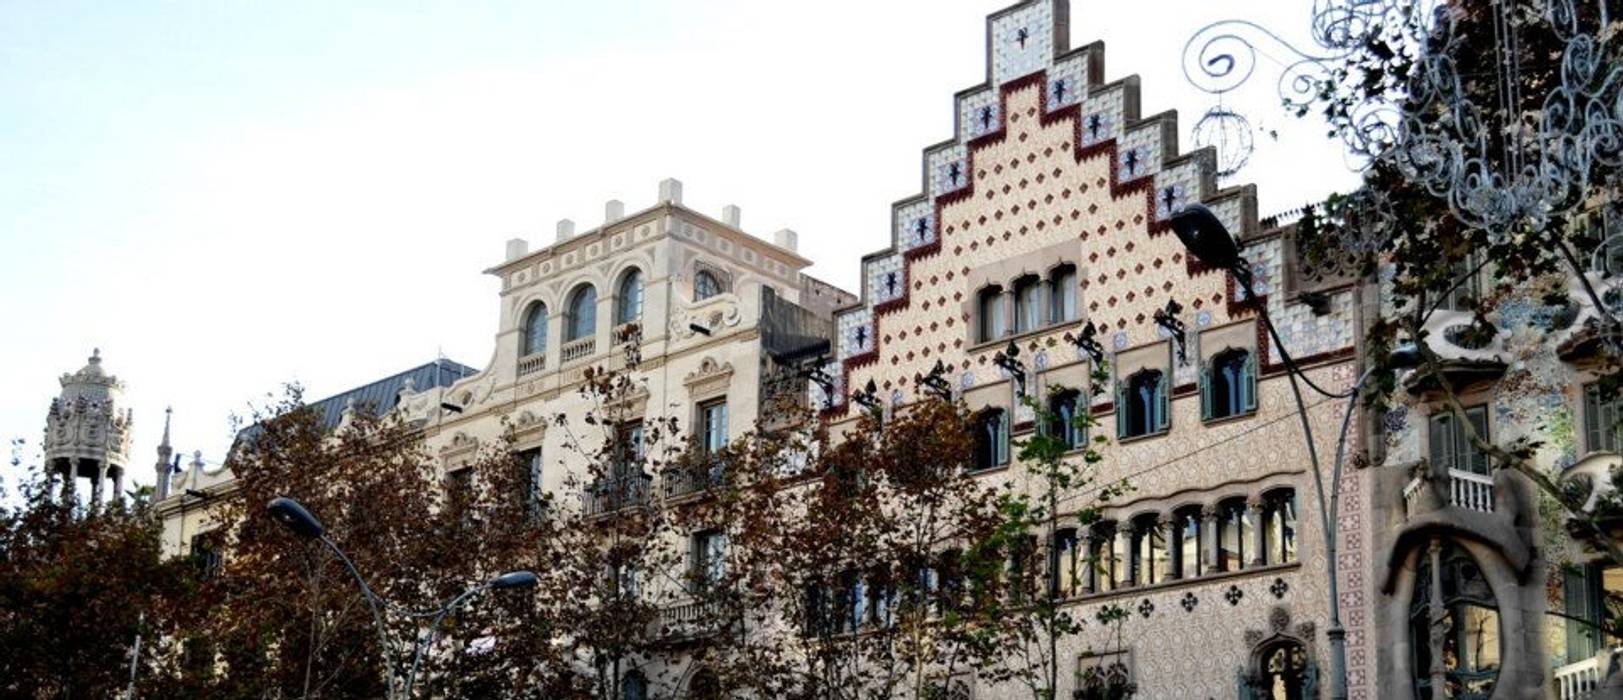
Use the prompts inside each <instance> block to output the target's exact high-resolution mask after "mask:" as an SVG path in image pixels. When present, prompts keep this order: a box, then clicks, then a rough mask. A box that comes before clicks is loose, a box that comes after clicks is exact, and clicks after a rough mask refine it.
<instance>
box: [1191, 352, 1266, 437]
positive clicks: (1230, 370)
mask: <svg viewBox="0 0 1623 700" xmlns="http://www.w3.org/2000/svg"><path fill="white" fill-rule="evenodd" d="M1255 410H1257V360H1256V356H1255V355H1252V354H1251V352H1250V351H1248V350H1240V349H1233V350H1225V351H1223V352H1220V353H1218V354H1217V355H1215V356H1213V357H1212V360H1211V363H1210V364H1208V365H1207V366H1205V367H1203V368H1202V371H1201V382H1200V414H1201V418H1202V419H1203V420H1216V419H1219V418H1228V417H1229V416H1238V415H1241V414H1244V413H1250V412H1252V411H1255Z"/></svg>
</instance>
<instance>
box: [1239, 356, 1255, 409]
mask: <svg viewBox="0 0 1623 700" xmlns="http://www.w3.org/2000/svg"><path fill="white" fill-rule="evenodd" d="M1239 389H1240V410H1241V411H1244V412H1247V413H1249V412H1251V411H1255V410H1257V356H1256V354H1255V353H1249V352H1248V353H1246V354H1245V362H1244V363H1243V364H1241V365H1240V387H1239Z"/></svg>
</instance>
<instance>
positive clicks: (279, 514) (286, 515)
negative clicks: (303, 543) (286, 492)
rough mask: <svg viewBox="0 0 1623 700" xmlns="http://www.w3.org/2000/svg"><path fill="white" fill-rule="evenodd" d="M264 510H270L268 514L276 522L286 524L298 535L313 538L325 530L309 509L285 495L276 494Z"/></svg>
mask: <svg viewBox="0 0 1623 700" xmlns="http://www.w3.org/2000/svg"><path fill="white" fill-rule="evenodd" d="M265 510H267V511H268V512H270V516H271V517H272V518H275V519H276V521H277V522H280V523H281V524H283V525H285V526H287V529H289V530H292V531H293V534H296V535H298V536H300V537H308V538H310V539H315V538H317V537H320V536H321V533H322V532H324V531H325V530H324V528H322V527H321V521H320V520H316V516H314V515H311V514H310V511H308V510H306V509H305V507H304V506H303V505H300V504H299V502H298V501H295V500H293V499H291V498H288V497H287V496H277V497H276V498H273V499H271V502H270V505H269V506H266V508H265Z"/></svg>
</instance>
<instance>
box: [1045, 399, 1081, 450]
mask: <svg viewBox="0 0 1623 700" xmlns="http://www.w3.org/2000/svg"><path fill="white" fill-rule="evenodd" d="M1086 410H1087V406H1086V405H1084V404H1083V403H1082V392H1080V391H1077V390H1075V389H1067V390H1065V391H1061V392H1058V393H1056V394H1054V396H1053V398H1051V399H1049V400H1048V412H1049V413H1050V414H1051V415H1050V416H1049V421H1050V424H1049V428H1048V429H1049V435H1052V436H1054V437H1057V438H1059V439H1060V440H1062V441H1064V442H1065V447H1067V448H1068V449H1072V450H1075V449H1079V448H1081V447H1083V446H1085V445H1087V444H1088V434H1087V428H1086V426H1084V425H1083V421H1084V418H1083V416H1085V415H1086V414H1085V413H1084V411H1086Z"/></svg>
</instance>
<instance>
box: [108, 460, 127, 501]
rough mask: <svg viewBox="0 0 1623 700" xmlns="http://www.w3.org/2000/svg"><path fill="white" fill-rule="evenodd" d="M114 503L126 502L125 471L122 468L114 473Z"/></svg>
mask: <svg viewBox="0 0 1623 700" xmlns="http://www.w3.org/2000/svg"><path fill="white" fill-rule="evenodd" d="M111 500H112V502H113V503H123V502H124V470H123V469H122V468H121V469H119V470H117V471H115V472H113V498H112V499H111Z"/></svg>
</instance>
